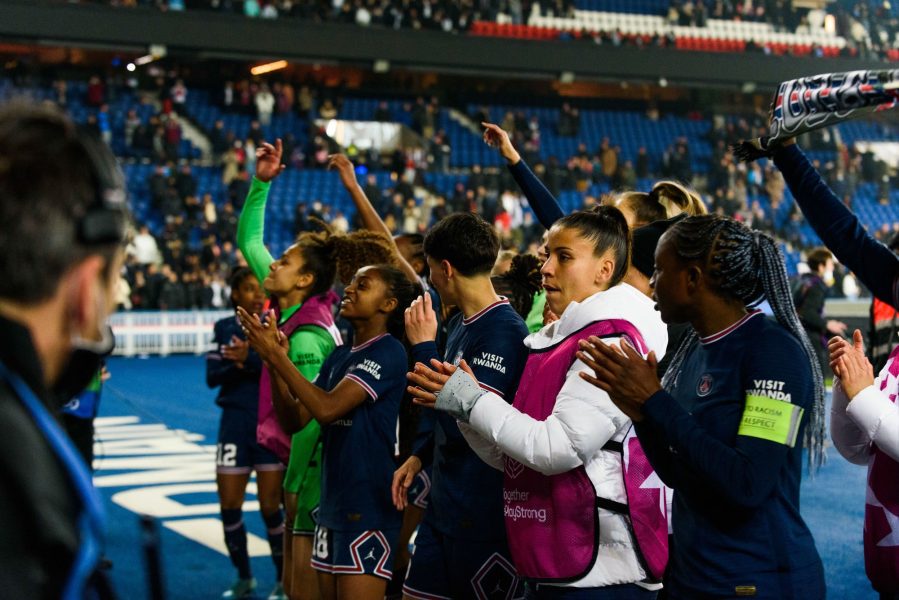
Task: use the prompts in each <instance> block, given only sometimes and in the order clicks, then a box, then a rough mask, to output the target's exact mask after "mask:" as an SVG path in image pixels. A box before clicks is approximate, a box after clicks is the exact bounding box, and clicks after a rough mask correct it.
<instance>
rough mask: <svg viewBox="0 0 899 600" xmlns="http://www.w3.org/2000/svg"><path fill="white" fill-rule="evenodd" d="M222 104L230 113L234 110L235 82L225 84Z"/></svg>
mask: <svg viewBox="0 0 899 600" xmlns="http://www.w3.org/2000/svg"><path fill="white" fill-rule="evenodd" d="M221 104H222V108H223V109H225V110H226V111H228V112H230V111H231V110H232V109H233V108H234V104H235V98H234V82H233V81H226V82H225V87H224V88H222V99H221Z"/></svg>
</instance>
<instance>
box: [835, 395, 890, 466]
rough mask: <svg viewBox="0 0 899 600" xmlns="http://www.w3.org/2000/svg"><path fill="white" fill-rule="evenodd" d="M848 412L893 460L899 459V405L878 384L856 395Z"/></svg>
mask: <svg viewBox="0 0 899 600" xmlns="http://www.w3.org/2000/svg"><path fill="white" fill-rule="evenodd" d="M846 414H847V415H849V418H850V419H852V421H853V422H854V423H855V425H857V426H858V428H859V429H860V430H861V431H862V432H863V433H864V435H865V436H867V438H868V440H869V442H873V443H875V444H877V447H878V448H880V449H881V450H883V451H884V452H885V453H886V454H887V455H888V456H889V457H890V458H892V459H893V460H899V406H896V404H894V403H893V402H891V401H890V399H889V398H887V397H886V396H885V395H884V394H883V393H882V392H880V391H879V390H878V389H877V386H876V385H871V386H868V387H866V388H865V389H863V390H862V391H860V392H859V393H858V394H856V395H855V398H853V399H852V401H851V402H849V407H848V408H847V409H846Z"/></svg>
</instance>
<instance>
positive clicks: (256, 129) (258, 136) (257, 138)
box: [246, 119, 265, 146]
mask: <svg viewBox="0 0 899 600" xmlns="http://www.w3.org/2000/svg"><path fill="white" fill-rule="evenodd" d="M246 139H248V140H250V141H251V142H253V145H254V146H259V144H261V143H262V141H263V140H264V139H265V133H263V131H262V127H261V126H260V123H259V121H257V120H255V119H254V120H253V121H251V122H250V130H249V131H248V132H247V138H246Z"/></svg>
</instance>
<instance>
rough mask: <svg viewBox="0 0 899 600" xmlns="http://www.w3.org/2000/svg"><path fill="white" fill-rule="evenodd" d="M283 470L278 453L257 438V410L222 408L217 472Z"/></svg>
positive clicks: (240, 472)
mask: <svg viewBox="0 0 899 600" xmlns="http://www.w3.org/2000/svg"><path fill="white" fill-rule="evenodd" d="M253 470H256V471H283V470H284V465H283V464H282V463H281V461H280V460H278V457H277V456H275V454H274V453H273V452H271V451H269V450H267V449H265V448H263V447H262V446H260V445H259V442H257V441H256V414H255V413H251V412H249V411H246V410H241V409H239V408H223V409H222V419H221V421H219V435H218V444H217V446H216V453H215V472H216V473H222V474H224V475H240V474H244V473H250V472H251V471H253Z"/></svg>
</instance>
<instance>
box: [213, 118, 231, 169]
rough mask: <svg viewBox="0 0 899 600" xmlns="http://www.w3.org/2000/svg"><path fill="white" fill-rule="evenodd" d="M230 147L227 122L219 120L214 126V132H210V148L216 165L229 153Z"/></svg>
mask: <svg viewBox="0 0 899 600" xmlns="http://www.w3.org/2000/svg"><path fill="white" fill-rule="evenodd" d="M228 145H229V144H228V137H227V135H226V133H225V122H224V121H222V120H221V119H218V120H216V122H215V125H213V127H212V131H210V132H209V146H210V149H211V150H212V158H213V160H214V161H215V162H216V163H219V162H220V161H221V160H222V157H223V155H224V154H225V152H227V151H228Z"/></svg>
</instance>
